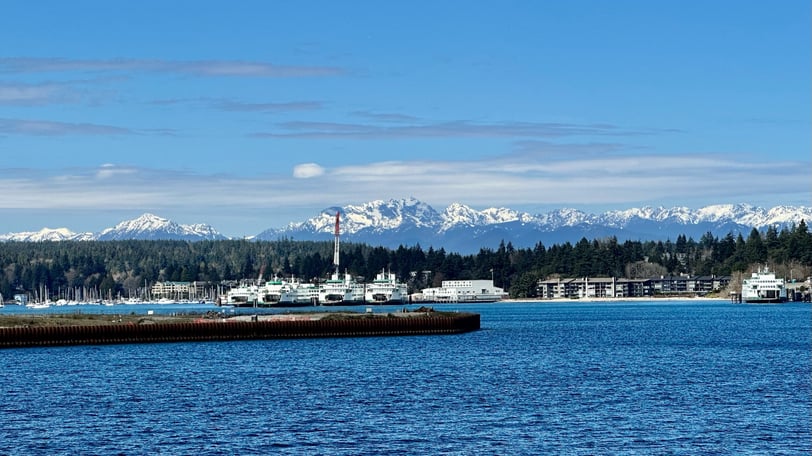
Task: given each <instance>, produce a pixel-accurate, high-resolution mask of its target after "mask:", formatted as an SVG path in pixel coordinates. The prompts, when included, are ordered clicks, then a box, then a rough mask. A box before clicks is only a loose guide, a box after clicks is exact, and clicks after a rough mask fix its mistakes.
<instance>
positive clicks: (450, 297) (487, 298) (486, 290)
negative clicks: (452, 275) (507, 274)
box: [420, 280, 508, 303]
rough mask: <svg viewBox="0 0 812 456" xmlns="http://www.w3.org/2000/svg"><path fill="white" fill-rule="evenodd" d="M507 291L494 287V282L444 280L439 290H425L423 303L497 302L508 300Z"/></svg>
mask: <svg viewBox="0 0 812 456" xmlns="http://www.w3.org/2000/svg"><path fill="white" fill-rule="evenodd" d="M507 297H508V294H507V293H505V290H503V289H502V288H499V287H495V286H494V285H493V280H443V282H442V286H441V287H438V288H424V289H423V296H422V298H421V299H420V300H421V301H426V302H437V303H442V302H452V303H456V302H459V303H472V302H497V301H501V300H503V299H506V298H507Z"/></svg>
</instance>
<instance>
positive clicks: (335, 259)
mask: <svg viewBox="0 0 812 456" xmlns="http://www.w3.org/2000/svg"><path fill="white" fill-rule="evenodd" d="M338 220H339V212H336V240H335V250H334V251H333V265H334V266H335V267H336V278H338V232H339V221H338Z"/></svg>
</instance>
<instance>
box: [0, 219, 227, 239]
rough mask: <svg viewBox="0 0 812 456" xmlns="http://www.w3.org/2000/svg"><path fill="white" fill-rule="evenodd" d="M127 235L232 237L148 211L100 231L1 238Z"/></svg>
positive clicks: (57, 231) (56, 231)
mask: <svg viewBox="0 0 812 456" xmlns="http://www.w3.org/2000/svg"><path fill="white" fill-rule="evenodd" d="M124 239H147V240H159V239H167V240H169V239H171V240H187V241H200V240H204V239H212V240H216V239H228V238H227V237H226V236H223V235H222V234H220V233H218V232H217V231H216V230H215V229H214V228H212V227H211V226H209V225H204V224H195V225H180V224H177V223H175V222H173V221H171V220H167V219H165V218H162V217H158V216H157V215H153V214H144V215H142V216H140V217H138V218H136V219H133V220H125V221H123V222H121V223H119V224H118V225H116V226H114V227H113V228H107V229H104V230H102V231H100V232H98V233H74V232H72V231H70V230H69V229H67V228H56V229H51V228H43V229H41V230H39V231H31V232H22V233H9V234H4V235H0V241H20V242H41V241H94V240H95V241H114V240H124Z"/></svg>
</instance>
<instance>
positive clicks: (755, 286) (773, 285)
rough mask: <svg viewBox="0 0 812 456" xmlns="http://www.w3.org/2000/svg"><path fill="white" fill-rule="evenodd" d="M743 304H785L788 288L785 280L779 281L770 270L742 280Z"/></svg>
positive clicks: (755, 273)
mask: <svg viewBox="0 0 812 456" xmlns="http://www.w3.org/2000/svg"><path fill="white" fill-rule="evenodd" d="M741 297H742V301H743V302H756V303H757V302H785V301H786V300H787V288H786V284H785V283H784V279H778V278H776V277H775V274H774V273H772V272H770V271H769V269H768V268H764V269H763V270H761V269H759V270H758V272H754V273H752V274H751V276H750V278H748V279H744V280H742V294H741Z"/></svg>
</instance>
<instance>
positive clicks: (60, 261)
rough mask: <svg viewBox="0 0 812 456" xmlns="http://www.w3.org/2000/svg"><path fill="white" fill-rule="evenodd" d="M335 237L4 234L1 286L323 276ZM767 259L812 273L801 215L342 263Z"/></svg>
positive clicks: (421, 268)
mask: <svg viewBox="0 0 812 456" xmlns="http://www.w3.org/2000/svg"><path fill="white" fill-rule="evenodd" d="M332 261H333V243H332V242H309V241H304V242H303V241H293V240H285V239H283V240H278V241H246V240H238V241H232V240H229V241H200V242H184V241H63V242H36V243H34V242H7V243H0V267H2V271H3V273H2V274H0V293H2V294H3V296H5V298H6V299H8V298H9V297H10V296H11V295H13V294H15V293H32V292H37V291H38V292H41V290H45V289H47V290H48V295H49V297H51V299H58V298H59V297H63V296H65V295H66V293H68V290H75V289H80V288H81V289H86V290H95V291H96V292H97V293H98V295H100V296H119V295H121V296H125V297H129V296H139V295H140V294H141V293H143V290H144V288H145V284H148V285H151V284H153V283H155V282H156V281H202V282H207V283H209V284H211V285H212V286H216V285H218V284H222V283H224V282H227V281H235V280H240V279H251V278H258V277H259V275H260V272H261V271H262V272H263V274H264V277H265V278H268V277H270V276H273V275H278V276H291V275H294V276H296V277H299V278H301V279H303V280H308V281H310V280H318V279H319V278H325V277H326V276H327V275H328V274H329V273H330V272H331V271H332V269H333V265H332ZM760 264H769V265H770V267H771V268H772V270H774V271H775V272H776V273H777V274H778V275H779V276H784V277H790V276H791V275H792V276H793V277H795V278H801V277H807V276H809V275H810V274H812V234H810V232H809V230H808V227H807V225H806V224H805V223H804V222H803V221H802V222H801V223H799V224H798V225H796V226H793V227H791V228H789V229H784V230H781V231H780V232H779V231H777V230H775V229H772V228H771V229H768V230H767V231H766V232H764V233H760V232H759V231H757V230H755V229H753V231H751V233H750V234H749V236H748V237H747V238H746V239H745V238H744V237H743V236H741V235H738V236H734V235H733V234H728V235H727V236H725V237H723V238H716V237H714V236H713V235H712V234H710V233H707V234H705V235H704V236H702V238H701V239H699V240H694V239H691V238H686V237H685V236H682V235H680V236H678V237H677V239H676V240H675V241H674V242H671V241H666V242H654V241H645V242H641V241H625V242H623V243H619V242H618V241H617V239H615V238H608V239H595V240H592V241H590V240H587V239H586V238H583V239H581V240H580V241H579V242H577V243H575V244H574V245H573V244H570V243H565V244H556V245H551V246H549V247H548V246H545V245H543V244H542V243H538V244H536V246H535V247H534V248H532V249H515V248H513V246H512V245H511V244H510V243H508V244H507V245H505V244H504V243H502V244H501V245H500V246H499V248H498V249H496V250H491V249H483V250H480V251H479V253H477V254H475V255H465V256H463V255H460V254H457V253H452V252H446V251H445V250H443V249H434V248H428V250H424V249H423V248H421V247H420V246H415V247H400V248H398V249H395V250H390V249H386V248H383V247H371V246H368V245H364V244H344V245H342V248H341V269H342V271H343V270H347V271H348V272H350V273H351V274H353V275H356V276H360V277H363V278H364V279H366V280H369V279H371V278H373V277H374V276H375V274H376V272H380V271H381V270H382V269H384V268H386V269H389V270H391V271H392V272H395V273H396V274H397V275H398V277H400V278H403V279H405V280H407V281H408V282H409V285H410V288H411V291H415V290H419V289H421V288H425V287H427V286H437V285H439V283H440V281H442V280H444V279H452V278H453V279H477V278H490V277H491V274H493V277H494V282H495V284H496V285H497V286H501V287H504V288H505V289H507V290H509V291H510V294H511V296H512V297H533V296H535V292H536V290H535V286H536V282H537V281H538V280H539V279H544V278H548V277H551V276H554V275H559V276H562V277H584V276H589V277H601V276H604V277H605V276H615V277H627V278H641V277H652V276H660V275H667V274H680V273H687V274H690V275H711V274H715V275H729V274H731V273H733V272H739V271H741V272H746V271H747V270H748V269H751V268H753V267H756V266H757V265H760Z"/></svg>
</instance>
